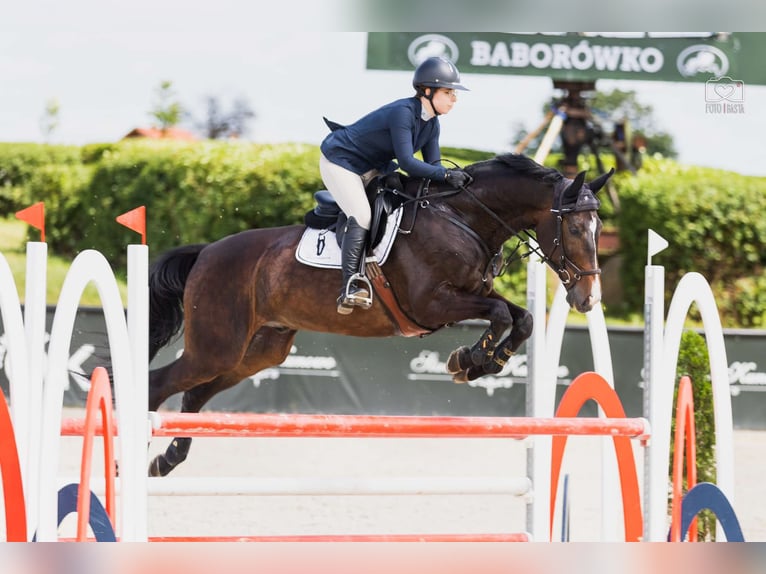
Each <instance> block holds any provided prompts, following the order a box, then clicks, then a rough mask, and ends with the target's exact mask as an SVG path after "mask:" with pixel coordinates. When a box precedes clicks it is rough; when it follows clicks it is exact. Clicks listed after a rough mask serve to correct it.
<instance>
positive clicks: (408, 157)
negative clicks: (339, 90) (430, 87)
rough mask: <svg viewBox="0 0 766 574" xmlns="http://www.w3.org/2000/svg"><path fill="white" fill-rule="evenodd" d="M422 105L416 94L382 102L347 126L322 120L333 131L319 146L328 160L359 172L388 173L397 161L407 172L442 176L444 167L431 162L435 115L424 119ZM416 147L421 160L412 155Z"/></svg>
mask: <svg viewBox="0 0 766 574" xmlns="http://www.w3.org/2000/svg"><path fill="white" fill-rule="evenodd" d="M422 108H423V105H422V103H421V102H420V100H419V99H418V98H416V97H410V98H403V99H400V100H395V101H393V102H391V103H389V104H386V105H384V106H382V107H380V108H378V109H376V110H374V111H372V112H370V113H369V114H367V115H366V116H364V117H362V118H360V119H359V120H357V121H356V122H354V123H353V124H351V125H348V126H342V125H339V124H336V123H334V122H330V121H328V120H325V121H326V122H327V125H328V126H330V128H331V129H332V130H333V131H332V132H331V133H330V134H328V136H327V137H326V138H325V139H324V141H323V142H322V144H321V146H320V149H321V150H322V153H323V154H324V156H325V157H326V158H327V159H328V160H330V161H331V162H332V163H335V164H337V165H340V166H342V167H345V168H346V169H348V170H349V171H352V172H354V173H356V174H359V175H362V174H364V173H366V172H368V171H370V170H372V169H377V170H379V171H381V172H382V173H384V174H387V173H391V172H393V171H395V170H396V169H397V162H398V167H400V168H401V169H402V170H404V171H405V172H406V173H407V175H410V176H413V177H426V178H430V179H435V180H444V176H445V174H446V169H445V168H444V167H443V166H441V165H438V164H436V163H434V164H433V165H432V162H438V160H439V159H440V158H441V151H440V149H439V133H440V126H439V118H438V117H433V118H431V119H430V120H428V121H424V120H423V119H422V118H421V117H420V116H421V112H422ZM418 151H422V154H423V160H424V161H420V160H418V159H416V158H415V157H413V156H414V154H415V153H416V152H418ZM394 160H396V161H394Z"/></svg>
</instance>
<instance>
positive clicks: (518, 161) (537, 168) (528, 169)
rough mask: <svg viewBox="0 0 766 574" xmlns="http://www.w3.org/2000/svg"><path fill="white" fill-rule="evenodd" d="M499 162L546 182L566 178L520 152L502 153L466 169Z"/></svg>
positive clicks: (515, 170)
mask: <svg viewBox="0 0 766 574" xmlns="http://www.w3.org/2000/svg"><path fill="white" fill-rule="evenodd" d="M497 163H502V164H504V165H506V166H508V167H510V168H511V169H512V170H513V171H514V172H516V173H517V174H519V175H528V176H530V177H534V178H535V179H539V180H540V181H544V182H546V183H556V182H557V181H560V180H561V179H563V178H564V176H563V175H562V174H561V172H559V171H558V170H556V169H554V168H552V167H544V166H542V165H540V164H539V163H537V162H536V161H535V160H533V159H532V158H531V157H528V156H526V155H523V154H519V153H506V154H501V155H498V156H495V157H494V158H492V159H488V160H485V161H480V162H478V163H474V164H472V165H469V166H467V168H466V170H468V171H473V170H475V169H476V168H478V167H480V166H489V165H493V164H497Z"/></svg>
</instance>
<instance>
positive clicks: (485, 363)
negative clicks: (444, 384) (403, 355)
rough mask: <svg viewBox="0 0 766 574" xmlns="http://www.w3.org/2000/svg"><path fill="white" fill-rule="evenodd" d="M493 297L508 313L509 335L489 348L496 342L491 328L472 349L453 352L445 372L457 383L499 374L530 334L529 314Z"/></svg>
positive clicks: (530, 319) (531, 325) (531, 324)
mask: <svg viewBox="0 0 766 574" xmlns="http://www.w3.org/2000/svg"><path fill="white" fill-rule="evenodd" d="M493 295H495V294H493ZM495 296H496V299H497V300H498V301H501V302H502V303H503V305H504V306H505V308H506V309H507V311H508V314H509V316H510V319H511V320H510V327H511V331H510V333H509V334H508V336H507V337H506V338H505V339H503V340H502V341H500V342H499V343H495V344H494V345H492V344H491V343H492V342H494V341H497V340H498V339H496V338H495V335H494V333H493V332H492V329H491V326H490V328H489V329H487V330H486V331H485V332H484V333H483V334H482V336H481V338H480V339H479V341H478V342H477V343H476V344H475V345H474V346H473V348H469V347H461V348H460V349H457V350H455V351H453V352H452V354H451V355H450V358H449V360H448V361H447V370H448V371H449V372H450V373H451V374H452V375H453V377H452V378H453V380H454V381H455V382H456V383H465V382H468V381H473V380H475V379H478V378H479V377H482V376H484V375H490V374H496V373H499V372H500V371H502V370H503V367H505V365H506V363H507V362H508V360H509V359H510V358H511V357H512V356H513V355H514V353H515V352H516V351H517V350H518V348H519V347H520V346H521V344H522V343H523V342H524V341H526V340H527V339H528V338H529V336H530V335H531V334H532V327H533V321H532V314H531V313H530V312H529V311H527V310H526V309H524V308H522V307H519V306H518V305H514V304H513V303H511V302H510V301H507V300H505V299H503V298H502V297H500V296H499V295H495ZM502 332H504V331H501V335H502ZM490 350H491V352H490Z"/></svg>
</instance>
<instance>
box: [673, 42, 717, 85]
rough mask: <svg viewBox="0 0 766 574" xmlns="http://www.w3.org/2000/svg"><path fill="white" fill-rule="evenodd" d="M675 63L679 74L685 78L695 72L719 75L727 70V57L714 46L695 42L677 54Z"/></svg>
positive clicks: (694, 74)
mask: <svg viewBox="0 0 766 574" xmlns="http://www.w3.org/2000/svg"><path fill="white" fill-rule="evenodd" d="M676 65H677V67H678V71H679V72H680V73H681V75H682V76H684V77H686V78H689V77H692V76H696V75H697V74H705V75H706V76H711V75H712V76H715V77H720V76H723V75H724V74H725V73H726V72H727V71H728V70H729V58H728V57H727V56H726V54H725V53H724V52H723V51H721V50H719V49H718V48H716V47H715V46H707V45H705V44H696V45H694V46H689V47H688V48H686V49H684V50H683V51H682V52H681V53H680V54H679V55H678V59H677V60H676Z"/></svg>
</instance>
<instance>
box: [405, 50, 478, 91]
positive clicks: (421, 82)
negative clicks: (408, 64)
mask: <svg viewBox="0 0 766 574" xmlns="http://www.w3.org/2000/svg"><path fill="white" fill-rule="evenodd" d="M412 86H413V87H414V88H415V89H416V90H417V89H418V87H429V88H447V89H452V90H466V91H468V88H466V87H465V86H462V85H460V72H458V70H457V68H456V67H455V64H453V63H452V62H450V61H449V60H448V59H447V58H442V57H441V56H432V57H430V58H426V59H425V60H423V61H422V62H421V63H420V65H419V66H418V67H417V68H416V69H415V75H414V76H413V77H412Z"/></svg>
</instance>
